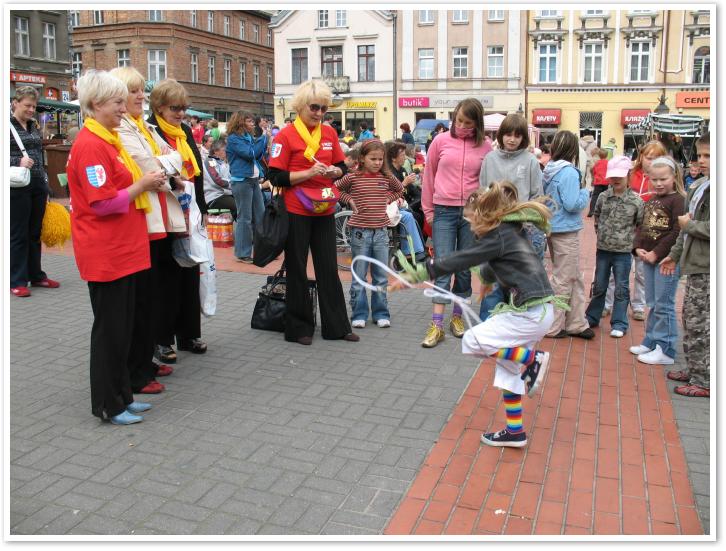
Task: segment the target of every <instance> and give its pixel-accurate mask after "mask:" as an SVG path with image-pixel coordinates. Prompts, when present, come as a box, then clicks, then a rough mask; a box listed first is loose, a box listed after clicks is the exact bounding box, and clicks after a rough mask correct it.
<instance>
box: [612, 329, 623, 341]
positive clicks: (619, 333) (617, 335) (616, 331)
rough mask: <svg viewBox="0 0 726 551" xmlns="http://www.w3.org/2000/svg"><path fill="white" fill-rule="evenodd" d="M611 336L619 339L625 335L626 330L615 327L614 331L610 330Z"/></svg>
mask: <svg viewBox="0 0 726 551" xmlns="http://www.w3.org/2000/svg"><path fill="white" fill-rule="evenodd" d="M610 336H611V337H615V338H616V339H619V338H621V337H624V336H625V332H624V331H621V330H620V329H613V330H612V331H610Z"/></svg>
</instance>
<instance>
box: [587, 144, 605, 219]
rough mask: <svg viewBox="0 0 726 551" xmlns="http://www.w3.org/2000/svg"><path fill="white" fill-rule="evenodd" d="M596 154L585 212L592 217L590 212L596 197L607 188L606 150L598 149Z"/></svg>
mask: <svg viewBox="0 0 726 551" xmlns="http://www.w3.org/2000/svg"><path fill="white" fill-rule="evenodd" d="M594 153H595V152H593V154H594ZM597 156H598V161H597V162H596V163H595V165H594V166H593V167H592V197H590V210H589V212H588V213H587V217H588V218H592V213H593V212H594V211H595V205H596V204H597V198H598V197H599V196H600V194H601V193H602V192H603V191H605V190H606V189H607V188H608V180H607V178H606V177H605V175H606V174H607V171H608V152H607V150H606V149H598V150H597Z"/></svg>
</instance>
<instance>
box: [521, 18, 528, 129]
mask: <svg viewBox="0 0 726 551" xmlns="http://www.w3.org/2000/svg"><path fill="white" fill-rule="evenodd" d="M524 14H525V15H524V17H525V22H526V23H525V27H524V28H525V29H526V30H525V33H526V34H525V35H524V72H522V73H520V74H521V75H522V88H524V118H525V119H526V118H527V113H528V108H529V87H528V86H527V75H529V10H525V12H524Z"/></svg>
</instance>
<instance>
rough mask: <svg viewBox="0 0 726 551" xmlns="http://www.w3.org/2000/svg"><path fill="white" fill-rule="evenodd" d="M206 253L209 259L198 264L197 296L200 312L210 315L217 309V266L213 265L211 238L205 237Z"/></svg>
mask: <svg viewBox="0 0 726 551" xmlns="http://www.w3.org/2000/svg"><path fill="white" fill-rule="evenodd" d="M207 255H208V256H209V260H207V261H206V262H202V263H201V264H200V265H199V298H200V302H201V303H202V314H204V315H205V316H207V317H210V316H213V315H214V314H215V313H216V311H217V268H216V266H215V265H214V246H213V244H212V240H211V239H207Z"/></svg>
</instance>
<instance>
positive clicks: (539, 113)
mask: <svg viewBox="0 0 726 551" xmlns="http://www.w3.org/2000/svg"><path fill="white" fill-rule="evenodd" d="M561 118H562V110H561V109H534V110H533V111H532V124H535V125H537V124H551V125H557V124H560V119H561Z"/></svg>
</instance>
